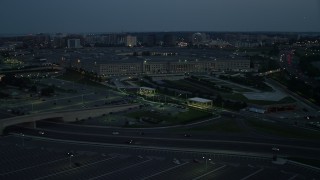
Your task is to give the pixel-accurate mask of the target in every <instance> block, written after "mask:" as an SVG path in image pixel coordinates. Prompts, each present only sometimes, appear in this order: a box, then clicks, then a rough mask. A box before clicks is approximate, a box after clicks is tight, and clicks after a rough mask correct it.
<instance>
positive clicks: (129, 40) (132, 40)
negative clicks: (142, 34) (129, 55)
mask: <svg viewBox="0 0 320 180" xmlns="http://www.w3.org/2000/svg"><path fill="white" fill-rule="evenodd" d="M125 46H127V47H134V46H137V37H136V36H131V35H127V36H126V37H125Z"/></svg>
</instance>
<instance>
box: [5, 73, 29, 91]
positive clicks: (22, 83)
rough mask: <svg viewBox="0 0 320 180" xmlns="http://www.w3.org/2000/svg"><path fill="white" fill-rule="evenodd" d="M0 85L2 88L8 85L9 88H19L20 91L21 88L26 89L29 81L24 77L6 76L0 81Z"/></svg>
mask: <svg viewBox="0 0 320 180" xmlns="http://www.w3.org/2000/svg"><path fill="white" fill-rule="evenodd" d="M0 84H1V85H2V86H6V85H10V86H15V87H19V88H20V89H22V88H28V87H29V86H30V84H31V81H30V79H28V78H25V77H21V78H17V77H15V76H14V75H13V74H6V75H5V76H4V77H3V78H2V80H1V81H0Z"/></svg>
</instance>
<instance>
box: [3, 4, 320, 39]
mask: <svg viewBox="0 0 320 180" xmlns="http://www.w3.org/2000/svg"><path fill="white" fill-rule="evenodd" d="M0 22H1V26H0V33H38V32H121V31H124V32H129V31H135V32H136V31H137V32H140V31H316V32H320V0H0Z"/></svg>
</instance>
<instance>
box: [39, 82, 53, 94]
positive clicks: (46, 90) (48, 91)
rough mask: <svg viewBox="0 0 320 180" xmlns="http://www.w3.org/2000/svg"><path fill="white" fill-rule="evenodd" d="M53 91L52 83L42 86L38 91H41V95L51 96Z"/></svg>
mask: <svg viewBox="0 0 320 180" xmlns="http://www.w3.org/2000/svg"><path fill="white" fill-rule="evenodd" d="M54 91H55V86H54V85H53V86H49V87H45V88H42V89H41V91H40V93H41V96H52V94H54Z"/></svg>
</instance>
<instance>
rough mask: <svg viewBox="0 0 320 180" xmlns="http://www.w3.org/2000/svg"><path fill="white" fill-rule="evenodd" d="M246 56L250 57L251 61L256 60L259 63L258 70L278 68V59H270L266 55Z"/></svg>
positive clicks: (264, 70)
mask: <svg viewBox="0 0 320 180" xmlns="http://www.w3.org/2000/svg"><path fill="white" fill-rule="evenodd" d="M248 58H249V59H250V61H251V63H254V62H256V63H258V64H260V67H259V72H266V71H270V70H274V69H278V68H280V64H279V62H278V61H276V60H275V59H271V58H269V57H267V56H263V55H253V56H248ZM250 66H251V67H253V64H251V65H250Z"/></svg>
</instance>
